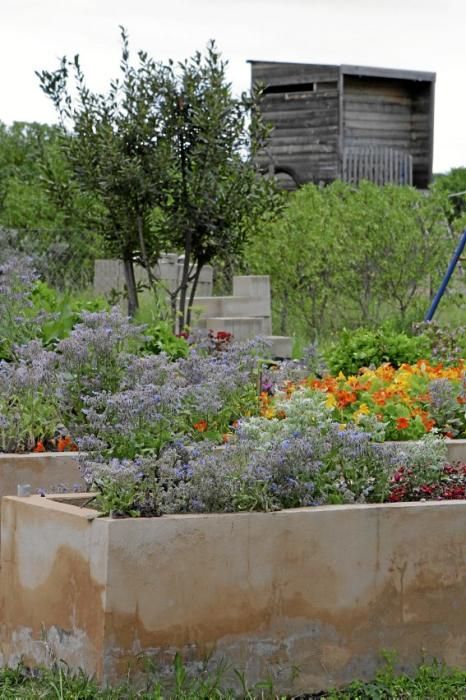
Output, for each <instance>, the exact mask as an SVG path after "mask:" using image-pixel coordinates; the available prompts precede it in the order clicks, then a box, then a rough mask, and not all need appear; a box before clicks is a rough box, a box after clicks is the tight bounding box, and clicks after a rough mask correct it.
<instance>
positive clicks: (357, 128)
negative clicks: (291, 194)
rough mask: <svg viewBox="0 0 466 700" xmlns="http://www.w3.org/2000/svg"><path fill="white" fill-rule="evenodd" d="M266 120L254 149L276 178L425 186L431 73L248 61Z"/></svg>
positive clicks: (430, 126) (429, 146) (431, 115)
mask: <svg viewBox="0 0 466 700" xmlns="http://www.w3.org/2000/svg"><path fill="white" fill-rule="evenodd" d="M250 63H251V69H252V84H253V85H260V86H261V87H262V88H263V95H262V99H261V111H262V114H263V116H264V118H265V120H266V121H267V122H269V123H271V125H272V126H273V129H272V132H271V137H270V140H269V143H268V145H267V147H266V148H265V149H264V151H263V152H262V153H261V154H260V156H259V165H260V167H261V168H262V169H263V170H264V172H269V173H274V174H275V175H276V177H277V178H278V179H281V181H282V183H283V186H285V187H290V188H292V187H296V186H297V185H300V184H303V183H305V182H323V183H328V182H331V181H332V180H335V179H343V180H345V181H346V182H354V183H357V182H359V181H360V180H363V179H365V180H371V181H373V182H376V183H378V184H385V183H388V182H392V183H396V184H412V185H414V186H415V187H419V188H422V189H424V188H426V187H427V185H428V184H429V182H430V180H431V178H432V155H433V126H434V90H435V73H425V72H418V71H410V70H393V69H387V68H365V67H361V66H344V65H342V66H327V65H315V64H307V63H277V62H271V61H250Z"/></svg>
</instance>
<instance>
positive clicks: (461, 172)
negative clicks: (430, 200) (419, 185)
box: [434, 167, 466, 225]
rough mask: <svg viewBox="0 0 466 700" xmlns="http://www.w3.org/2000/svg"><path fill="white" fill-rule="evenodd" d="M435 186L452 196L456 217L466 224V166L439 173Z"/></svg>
mask: <svg viewBox="0 0 466 700" xmlns="http://www.w3.org/2000/svg"><path fill="white" fill-rule="evenodd" d="M434 187H435V189H436V190H438V191H439V192H443V193H445V194H446V195H447V196H449V197H450V199H451V202H452V205H453V215H454V217H455V218H461V219H462V222H463V223H464V224H465V225H466V218H464V215H465V214H466V168H465V167H462V168H452V169H451V170H450V172H448V173H446V174H444V175H437V176H436V178H435V181H434Z"/></svg>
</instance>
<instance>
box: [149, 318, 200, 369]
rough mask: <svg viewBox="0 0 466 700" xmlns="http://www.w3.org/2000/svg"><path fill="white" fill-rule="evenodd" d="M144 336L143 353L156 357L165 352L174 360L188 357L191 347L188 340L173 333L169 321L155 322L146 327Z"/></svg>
mask: <svg viewBox="0 0 466 700" xmlns="http://www.w3.org/2000/svg"><path fill="white" fill-rule="evenodd" d="M144 336H145V339H144V343H143V347H142V350H143V352H147V353H153V354H154V355H158V354H159V353H161V352H165V353H166V354H167V355H168V356H169V357H171V358H172V359H174V360H176V359H178V358H180V357H186V356H187V355H188V351H189V345H188V343H187V342H186V339H185V338H184V337H183V336H177V335H175V334H174V333H173V330H172V326H171V323H170V322H169V321H165V320H159V321H153V322H152V323H150V324H149V325H147V326H146V327H145V329H144Z"/></svg>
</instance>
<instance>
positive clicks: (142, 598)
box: [2, 497, 466, 693]
mask: <svg viewBox="0 0 466 700" xmlns="http://www.w3.org/2000/svg"><path fill="white" fill-rule="evenodd" d="M3 511H4V512H3V528H4V539H5V545H4V546H2V572H4V575H3V586H4V588H3V593H4V595H3V597H4V620H5V624H4V631H3V645H2V648H3V654H4V659H5V660H6V661H9V662H12V661H13V660H14V659H15V658H16V657H17V655H18V654H20V653H21V650H22V648H23V647H24V649H25V650H26V651H27V653H31V652H30V649H31V648H32V647H33V645H34V644H37V643H38V640H39V641H40V630H41V627H44V628H45V630H48V631H49V634H51V635H52V636H54V640H53V643H54V645H55V653H57V654H58V655H59V656H64V655H65V658H67V660H68V661H69V662H70V663H72V664H73V665H74V666H84V667H85V668H86V669H87V670H90V671H92V672H96V673H97V674H98V675H99V676H100V677H101V678H104V679H106V680H110V681H113V680H115V679H116V678H118V677H121V676H123V675H124V674H125V673H126V670H127V667H128V663H130V662H132V661H134V659H135V657H136V656H137V654H138V653H139V652H146V653H150V654H152V655H154V656H155V657H156V660H157V661H158V662H159V664H161V665H162V667H163V665H164V664H169V663H171V661H172V659H173V656H174V653H175V651H177V650H179V651H181V652H183V653H184V655H185V658H186V659H187V662H188V664H189V663H190V662H195V661H196V660H199V659H200V658H208V657H209V656H210V655H212V656H211V663H215V661H216V660H218V659H220V658H224V659H226V660H227V661H228V662H229V663H230V664H231V665H233V666H235V667H237V668H240V669H244V670H246V672H247V675H248V678H249V681H250V682H254V681H257V680H258V679H260V678H264V677H266V676H267V675H268V674H271V675H272V676H273V677H274V678H275V680H276V687H277V689H280V690H283V691H287V692H290V693H291V692H294V693H299V691H302V690H307V691H308V692H309V691H310V690H313V689H314V690H318V689H321V688H324V687H328V686H329V685H334V684H340V683H344V682H346V681H348V680H350V679H352V678H355V677H363V678H364V677H369V676H371V675H372V674H373V672H374V670H375V668H376V666H377V664H378V662H379V654H380V652H381V651H383V650H385V649H396V650H397V651H398V652H399V655H400V658H401V659H402V660H403V663H404V665H405V666H406V667H408V668H409V667H412V666H414V665H415V664H416V663H417V662H418V661H419V660H420V658H421V656H422V654H423V653H427V654H431V655H434V656H436V657H438V658H439V659H443V660H445V661H446V662H447V663H449V664H453V665H463V666H464V664H465V663H466V586H465V578H466V568H465V559H466V503H464V502H460V501H457V502H443V503H416V504H391V505H381V506H379V505H375V506H327V507H320V508H310V509H299V510H289V511H280V512H277V513H244V514H223V515H205V516H201V515H197V516H195V515H193V516H191V515H185V516H171V517H163V518H159V519H140V520H138V519H131V520H110V519H108V518H99V519H94V515H95V512H94V511H92V510H86V509H83V508H78V507H76V506H72V505H69V504H63V503H56V502H51V501H49V500H48V499H40V498H37V497H32V498H29V499H18V498H8V499H6V500H5V505H4V509H3ZM31 655H32V657H33V658H35V659H37V658H39V655H38V653H36V652H35V651H33V652H32V654H31ZM78 661H79V663H78ZM297 669H298V670H299V673H298V674H296V670H297Z"/></svg>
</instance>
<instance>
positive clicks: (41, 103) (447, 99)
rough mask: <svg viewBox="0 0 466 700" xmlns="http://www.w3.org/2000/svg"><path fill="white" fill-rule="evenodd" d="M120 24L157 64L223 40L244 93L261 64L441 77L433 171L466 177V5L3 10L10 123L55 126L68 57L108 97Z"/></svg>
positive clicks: (255, 3) (399, 2) (205, 2)
mask: <svg viewBox="0 0 466 700" xmlns="http://www.w3.org/2000/svg"><path fill="white" fill-rule="evenodd" d="M119 24H123V25H124V26H125V27H126V28H127V29H128V31H129V34H130V46H131V47H132V49H133V51H134V53H136V51H137V50H139V49H144V50H147V51H148V53H149V54H150V55H152V56H153V57H154V58H155V59H158V60H166V59H167V58H169V57H171V58H174V59H175V60H176V59H183V58H187V57H188V56H190V55H192V54H193V53H194V51H195V50H197V49H200V50H202V49H203V48H204V47H205V45H206V43H207V41H208V40H209V39H210V38H214V39H215V40H216V42H217V45H218V47H219V49H220V50H221V51H222V53H223V56H224V58H226V59H228V61H229V78H230V80H231V81H232V83H233V86H234V88H235V90H236V91H237V92H240V91H241V90H243V89H246V88H247V87H249V82H250V68H249V65H248V64H247V63H246V60H247V59H251V58H252V59H259V60H274V61H302V62H309V63H335V64H340V63H347V64H359V65H369V66H371V65H373V66H382V67H386V68H406V69H413V70H428V71H435V72H436V73H437V87H436V111H435V151H434V170H435V171H437V172H439V171H444V170H447V169H449V168H451V167H455V166H459V165H466V128H465V123H466V81H465V75H464V73H465V68H466V40H465V37H466V31H465V30H466V0H0V86H1V96H2V100H1V102H0V121H3V122H6V123H11V122H12V121H14V120H18V121H43V122H53V121H55V113H54V110H53V107H52V105H51V103H50V104H49V102H48V100H47V98H46V97H45V95H43V94H42V92H41V91H40V89H39V87H38V81H37V78H36V76H35V75H34V70H42V69H48V70H53V69H55V68H56V67H57V66H58V59H59V58H60V57H61V56H63V55H67V56H69V57H72V56H73V55H74V54H75V53H79V54H80V56H81V63H82V65H83V68H84V70H85V73H86V75H87V77H88V81H89V83H90V85H91V87H93V88H95V89H100V90H105V89H106V86H107V85H108V82H109V80H110V78H112V77H115V76H116V75H117V73H118V63H119V55H120V40H119V30H118V25H119Z"/></svg>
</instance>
